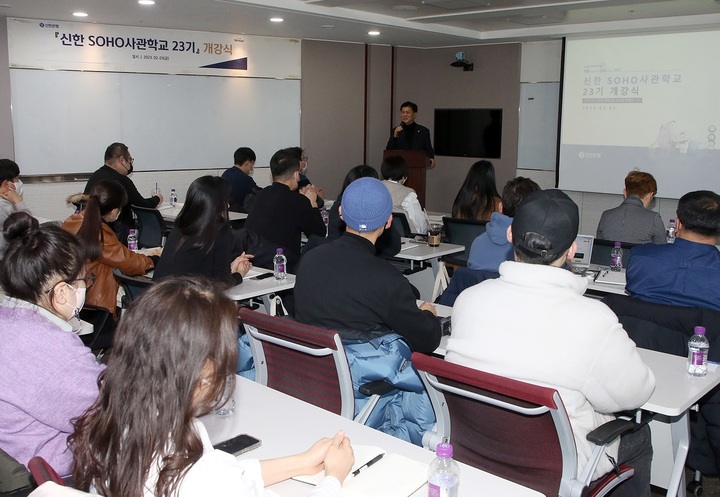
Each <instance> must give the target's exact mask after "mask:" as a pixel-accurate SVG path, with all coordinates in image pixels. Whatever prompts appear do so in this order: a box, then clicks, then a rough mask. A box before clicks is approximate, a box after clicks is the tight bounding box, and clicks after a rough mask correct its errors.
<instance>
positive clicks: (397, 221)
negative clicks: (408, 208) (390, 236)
mask: <svg viewBox="0 0 720 497" xmlns="http://www.w3.org/2000/svg"><path fill="white" fill-rule="evenodd" d="M392 215H393V220H392V229H394V230H395V231H397V232H398V233H400V236H401V237H404V238H412V237H413V236H415V234H414V233H412V231H410V223H409V222H408V219H407V216H406V215H405V213H404V212H393V213H392Z"/></svg>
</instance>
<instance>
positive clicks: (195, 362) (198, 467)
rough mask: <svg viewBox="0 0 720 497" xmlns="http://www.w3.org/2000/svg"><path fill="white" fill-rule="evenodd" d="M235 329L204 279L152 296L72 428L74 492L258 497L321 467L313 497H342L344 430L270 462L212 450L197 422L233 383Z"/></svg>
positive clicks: (119, 336)
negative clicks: (95, 396)
mask: <svg viewBox="0 0 720 497" xmlns="http://www.w3.org/2000/svg"><path fill="white" fill-rule="evenodd" d="M236 329H237V308H236V305H235V303H234V302H232V301H231V300H230V299H228V298H227V297H225V296H224V294H223V292H222V291H219V290H218V288H216V287H215V285H214V284H213V283H212V282H210V280H208V279H205V278H202V277H197V276H196V277H175V278H168V279H166V280H163V281H162V282H160V283H157V284H155V285H153V286H152V287H150V288H149V289H148V290H146V291H145V292H144V293H143V295H142V296H141V297H140V298H139V299H138V300H137V302H136V303H135V304H134V305H133V307H131V308H130V310H129V311H128V312H127V314H125V315H124V316H123V319H122V321H121V324H120V326H119V328H118V330H117V332H116V334H115V343H114V344H113V353H112V358H111V359H110V363H109V365H108V369H107V370H106V373H105V374H103V376H102V377H101V386H100V396H99V398H98V401H97V402H96V403H95V404H94V405H93V406H92V407H91V408H90V409H88V411H87V412H86V413H85V414H84V415H83V416H81V417H80V418H79V419H78V421H77V422H76V424H75V433H74V435H73V436H72V437H71V440H72V444H73V445H74V449H75V454H76V456H75V465H74V471H73V476H74V478H75V484H76V486H77V487H78V488H80V489H81V490H86V491H87V490H90V491H92V492H97V493H99V494H101V495H105V496H106V497H121V496H122V497H149V496H155V497H171V496H172V497H189V496H198V497H200V496H207V495H223V496H231V495H233V496H252V497H261V496H266V495H268V494H267V493H266V491H265V489H264V487H265V486H266V485H271V484H273V483H276V482H279V481H282V480H285V479H287V478H290V477H293V476H297V475H300V474H313V473H317V472H318V471H320V470H322V469H324V470H325V473H326V477H325V478H324V479H323V480H322V482H321V483H320V484H319V485H318V486H317V487H316V488H315V489H314V490H313V491H312V492H311V494H310V495H311V496H314V497H320V496H322V497H338V496H339V495H340V492H341V489H340V482H341V481H343V480H344V479H345V477H346V476H347V474H348V472H349V470H350V468H351V466H352V464H353V461H354V457H353V451H352V447H351V446H350V441H349V440H348V439H346V438H345V437H344V434H343V433H342V432H339V433H338V434H336V435H335V437H334V438H333V439H332V440H331V439H323V440H320V441H318V442H316V443H315V444H314V445H313V446H312V447H311V448H310V449H308V450H307V451H305V452H303V453H301V454H297V455H294V456H289V457H284V458H280V459H274V460H269V461H258V460H254V459H251V460H243V461H238V460H236V459H235V457H234V456H232V455H231V454H227V453H225V452H222V451H219V450H215V449H213V447H212V444H211V443H210V439H209V437H208V434H207V431H206V430H205V428H204V426H203V425H202V423H200V422H199V421H198V420H197V418H198V417H199V416H202V415H203V414H207V413H208V412H210V411H211V410H212V409H214V408H217V407H218V404H219V401H218V399H220V398H221V396H222V393H223V392H224V390H225V384H226V383H227V382H232V383H233V384H234V381H235V375H234V374H233V373H234V370H235V366H236V362H237V331H236ZM239 401H240V405H241V406H242V402H243V399H239ZM241 406H240V408H242V407H241Z"/></svg>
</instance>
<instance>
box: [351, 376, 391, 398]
mask: <svg viewBox="0 0 720 497" xmlns="http://www.w3.org/2000/svg"><path fill="white" fill-rule="evenodd" d="M395 389H396V387H395V385H393V384H392V383H388V382H387V381H385V380H376V381H371V382H370V383H365V384H363V385H360V387H359V388H358V390H359V391H360V393H361V394H363V395H366V396H368V397H371V396H373V395H380V396H382V395H385V394H386V393H389V392H392V391H393V390H395Z"/></svg>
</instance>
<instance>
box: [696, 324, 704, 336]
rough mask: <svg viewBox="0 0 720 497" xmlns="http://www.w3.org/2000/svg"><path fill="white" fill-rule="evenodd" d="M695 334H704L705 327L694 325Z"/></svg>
mask: <svg viewBox="0 0 720 497" xmlns="http://www.w3.org/2000/svg"><path fill="white" fill-rule="evenodd" d="M695 334H696V335H704V334H705V327H704V326H696V327H695Z"/></svg>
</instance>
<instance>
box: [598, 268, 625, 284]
mask: <svg viewBox="0 0 720 497" xmlns="http://www.w3.org/2000/svg"><path fill="white" fill-rule="evenodd" d="M595 281H596V282H598V283H608V284H610V285H622V286H625V283H626V281H627V280H626V279H625V271H610V270H609V269H603V270H601V271H600V273H598V277H597V279H596V280H595Z"/></svg>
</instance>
